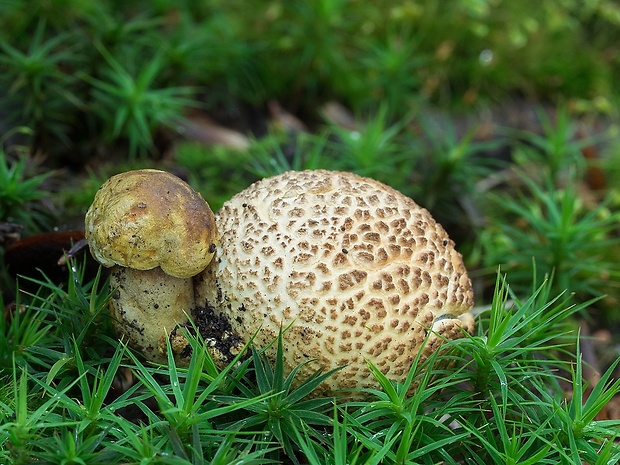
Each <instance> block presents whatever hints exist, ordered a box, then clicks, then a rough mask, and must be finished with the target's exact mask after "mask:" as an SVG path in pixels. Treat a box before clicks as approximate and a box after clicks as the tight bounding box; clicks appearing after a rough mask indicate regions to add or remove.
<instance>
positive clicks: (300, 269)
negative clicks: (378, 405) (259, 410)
mask: <svg viewBox="0 0 620 465" xmlns="http://www.w3.org/2000/svg"><path fill="white" fill-rule="evenodd" d="M216 223H217V226H218V230H219V231H220V233H221V241H220V245H219V246H218V247H217V249H216V255H215V259H214V261H213V262H212V264H211V265H210V266H209V267H208V268H207V269H206V270H205V271H204V272H203V273H202V274H200V275H199V276H198V277H197V278H195V287H196V304H197V305H199V306H201V305H204V306H208V305H212V306H214V307H215V308H216V310H217V311H219V312H221V313H222V314H224V315H226V316H227V317H228V318H229V320H230V322H231V325H232V329H233V330H234V331H235V332H237V333H238V334H241V335H243V337H244V338H245V339H246V340H247V339H248V338H249V337H251V336H252V334H254V333H255V332H256V331H258V335H257V337H256V339H255V341H254V343H255V344H256V345H257V346H258V347H264V346H266V345H268V344H270V343H271V342H272V341H273V340H274V339H275V338H276V337H277V335H278V333H279V330H280V328H281V327H283V328H288V329H287V330H286V331H285V333H284V343H285V345H284V346H285V351H286V355H285V356H286V363H287V367H288V369H289V370H290V369H292V368H293V367H295V366H296V365H298V364H300V363H302V362H306V361H308V360H313V359H315V360H314V361H312V362H311V363H309V364H308V365H306V366H305V367H304V368H303V369H302V370H301V375H302V377H303V376H307V375H309V374H311V373H313V372H314V371H316V370H317V369H319V368H322V369H324V370H329V369H332V368H335V367H338V366H343V365H346V367H345V368H344V369H342V370H341V371H339V372H337V373H336V374H335V375H334V376H333V377H331V378H330V380H328V382H326V383H325V384H324V386H322V389H323V391H324V392H331V391H333V390H336V389H341V388H360V387H377V384H376V382H375V381H374V379H373V378H372V375H371V374H370V371H369V369H368V367H367V364H366V360H370V361H372V363H373V364H375V365H376V366H377V367H378V368H379V369H380V370H381V371H382V372H383V373H384V374H386V375H387V376H388V377H389V378H391V379H393V380H397V381H400V380H403V379H404V378H405V377H406V376H407V373H408V371H409V369H410V367H411V365H412V363H413V361H414V358H415V356H416V354H417V352H418V349H419V348H420V346H421V344H422V342H423V341H424V339H425V338H426V336H427V334H428V333H429V330H430V329H431V328H432V329H433V330H434V331H437V332H438V333H439V334H440V335H442V336H443V337H445V338H448V339H453V338H458V337H461V336H462V335H463V334H462V330H461V327H462V328H464V329H465V330H467V331H470V332H471V330H472V329H473V317H472V316H471V314H469V313H468V312H469V310H470V309H471V307H472V306H473V292H472V288H471V282H470V280H469V278H468V276H467V273H466V270H465V267H464V265H463V261H462V258H461V256H460V254H459V253H458V252H456V250H455V249H454V243H453V242H452V241H451V240H450V239H449V238H448V236H447V234H446V232H445V231H444V229H443V228H442V227H441V226H440V225H439V224H437V223H436V222H435V221H434V220H433V218H432V217H431V216H430V214H429V213H428V211H426V210H425V209H423V208H421V207H419V206H418V205H417V204H416V203H415V202H414V201H413V200H411V199H410V198H408V197H405V196H403V195H402V194H401V193H399V192H398V191H396V190H394V189H392V188H390V187H388V186H386V185H384V184H382V183H379V182H377V181H374V180H372V179H368V178H362V177H359V176H356V175H353V174H350V173H340V172H331V171H323V170H318V171H303V172H288V173H284V174H282V175H280V176H276V177H273V178H268V179H265V180H262V181H260V182H258V183H255V184H253V185H252V186H250V187H249V188H248V189H246V190H245V191H243V192H241V193H239V194H238V195H236V196H235V197H233V198H232V199H231V200H230V201H229V202H227V203H226V204H225V205H224V206H223V208H222V209H221V210H220V212H218V214H217V215H216ZM429 338H430V339H429V341H428V343H427V345H426V346H425V351H427V352H428V353H430V352H431V351H434V350H436V349H437V347H438V346H439V345H440V343H441V342H442V340H441V338H439V337H438V336H436V335H434V334H431V335H430V336H429Z"/></svg>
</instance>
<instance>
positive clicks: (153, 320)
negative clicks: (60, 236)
mask: <svg viewBox="0 0 620 465" xmlns="http://www.w3.org/2000/svg"><path fill="white" fill-rule="evenodd" d="M85 237H86V239H87V240H88V244H89V246H90V250H91V253H92V254H93V256H94V257H95V259H96V260H97V261H98V262H99V263H101V264H102V265H104V266H106V267H111V273H110V286H111V287H112V288H113V289H116V292H115V294H114V296H113V298H112V299H111V302H110V307H111V310H112V315H113V321H114V325H115V327H116V329H117V332H118V333H119V334H120V335H122V336H123V337H124V338H125V339H126V340H127V341H128V342H129V344H130V345H131V346H133V347H134V348H136V349H137V350H139V351H140V352H142V353H143V354H144V355H145V356H146V357H147V358H148V359H150V360H153V361H158V362H165V361H166V360H167V355H166V336H167V335H169V334H171V333H172V332H173V331H174V329H175V328H176V327H177V325H179V324H183V323H186V322H187V315H189V314H190V313H191V311H192V310H193V309H194V307H195V304H194V285H193V280H192V277H193V276H195V275H197V274H198V273H200V272H201V271H202V270H204V269H205V268H206V267H207V265H208V264H209V262H210V261H211V259H212V257H213V254H214V252H215V246H216V244H217V241H218V234H217V229H216V226H215V219H214V215H213V212H212V211H211V208H210V207H209V205H208V204H207V202H205V201H204V200H203V198H202V197H201V196H200V194H199V193H197V192H196V191H195V190H194V189H192V188H191V187H190V186H189V185H188V184H187V183H185V182H184V181H182V180H181V179H179V178H178V177H176V176H174V175H172V174H170V173H167V172H164V171H158V170H149V169H146V170H135V171H128V172H126V173H121V174H118V175H116V176H113V177H111V178H110V179H108V180H107V181H106V182H105V183H104V184H103V185H102V186H101V187H100V188H99V190H98V191H97V194H96V195H95V198H94V200H93V203H92V205H91V206H90V208H89V209H88V211H87V213H86V217H85ZM183 348H184V346H179V347H178V352H179V353H178V354H177V355H181V352H182V350H183Z"/></svg>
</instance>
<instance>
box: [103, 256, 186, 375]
mask: <svg viewBox="0 0 620 465" xmlns="http://www.w3.org/2000/svg"><path fill="white" fill-rule="evenodd" d="M110 287H111V288H112V289H116V292H115V293H114V295H113V297H112V299H111V300H110V309H111V311H112V317H113V320H114V326H115V328H116V330H117V331H118V333H119V334H120V335H122V336H123V339H124V340H126V341H129V343H130V345H131V346H132V347H134V348H135V349H137V350H139V351H140V352H142V353H143V354H144V355H145V356H146V357H147V358H148V359H149V360H152V361H155V362H160V363H166V362H167V351H166V338H167V337H168V335H169V334H170V333H171V332H172V331H173V330H174V328H175V327H176V326H178V325H180V324H184V323H187V321H188V319H187V315H188V314H189V313H190V311H191V310H192V308H193V307H194V285H193V282H192V278H177V277H174V276H170V275H168V274H166V273H164V272H163V271H162V269H161V268H159V267H157V268H153V269H152V270H145V271H143V270H134V269H131V268H126V267H122V266H115V267H113V268H112V272H111V274H110ZM180 349H182V348H180ZM180 349H179V350H180ZM175 355H179V354H176V353H175Z"/></svg>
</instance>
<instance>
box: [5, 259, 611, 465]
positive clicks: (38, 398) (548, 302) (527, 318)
mask: <svg viewBox="0 0 620 465" xmlns="http://www.w3.org/2000/svg"><path fill="white" fill-rule="evenodd" d="M70 273H71V275H70V282H73V283H74V284H73V285H72V286H71V288H70V289H68V290H67V291H63V290H61V289H60V288H57V287H54V286H53V285H50V284H48V283H43V287H44V288H47V289H48V290H49V291H51V294H50V297H49V298H45V299H43V298H42V297H41V296H40V294H37V296H34V297H33V303H32V304H29V305H24V309H23V311H22V312H16V313H14V314H13V315H12V317H11V319H10V321H9V322H8V323H4V324H3V325H2V326H1V327H0V329H1V330H2V331H1V333H0V342H1V343H2V345H3V354H9V355H7V356H5V358H4V362H3V364H2V371H1V373H0V375H1V376H2V378H3V379H4V380H6V381H8V384H7V386H9V387H7V388H3V389H2V390H1V391H0V396H1V397H0V418H2V420H1V421H0V457H2V459H3V460H5V461H7V463H14V464H22V463H24V464H25V463H104V462H105V463H119V464H120V463H171V464H190V463H192V464H198V463H222V464H224V463H313V464H314V463H316V464H322V463H325V464H334V463H335V464H338V463H340V464H344V463H365V464H367V463H376V464H378V463H403V464H413V463H428V464H430V463H439V462H442V463H451V464H459V463H479V464H483V463H515V464H516V463H581V462H582V461H583V462H584V463H592V464H594V463H597V464H599V463H614V461H616V460H618V458H619V457H620V447H618V446H617V445H616V444H615V442H614V439H615V437H616V436H617V435H618V432H619V431H620V429H619V428H620V421H619V420H597V419H596V416H597V414H598V413H599V412H600V411H601V410H602V409H603V408H604V407H605V405H606V404H607V402H608V401H609V400H610V399H611V398H612V397H613V396H614V395H616V394H618V393H620V381H617V380H614V378H613V376H612V373H613V371H614V369H615V367H616V365H617V364H618V361H616V362H615V363H614V364H612V366H610V367H609V369H608V370H607V371H606V372H605V373H603V374H602V377H601V379H600V381H599V382H598V384H597V385H596V386H595V387H594V389H592V390H588V389H587V381H586V380H584V379H583V361H582V357H581V354H580V348H579V334H578V332H577V331H575V330H574V328H572V327H571V326H570V325H567V322H568V321H569V319H570V317H571V315H573V314H575V313H576V312H580V311H583V309H584V308H587V307H588V305H591V302H588V303H583V304H575V303H574V302H573V301H572V299H571V298H570V297H567V296H564V295H555V294H553V293H552V290H551V289H552V287H553V286H552V279H549V280H546V281H545V282H544V283H543V284H542V285H541V286H540V287H537V288H534V289H532V291H531V293H530V294H529V295H524V296H522V297H520V296H517V295H515V294H514V293H513V291H512V290H511V289H510V287H509V285H508V283H507V281H506V278H505V277H504V276H501V275H498V278H497V283H496V287H495V294H494V297H493V299H492V302H491V304H490V306H489V307H488V308H486V309H485V310H483V311H482V312H481V313H480V315H479V317H478V324H477V328H476V332H475V334H473V335H472V336H470V337H468V338H465V339H461V340H457V341H450V342H448V343H447V344H446V346H445V347H444V349H443V350H442V351H441V352H436V353H435V354H433V356H431V357H430V358H429V359H427V360H425V361H424V362H418V363H416V364H414V366H413V367H412V370H411V372H410V373H409V377H408V378H407V380H405V382H403V383H402V384H398V383H393V382H391V381H389V380H388V379H387V378H385V376H384V375H382V374H381V373H380V372H379V371H378V370H376V369H374V367H372V366H371V368H372V372H373V375H374V376H375V377H376V378H377V379H378V381H379V383H380V385H381V389H377V390H371V391H368V392H367V398H366V400H357V401H355V402H352V401H347V400H346V399H345V398H339V397H330V398H321V397H318V398H317V397H308V395H309V394H311V393H312V391H313V390H314V388H316V387H317V386H318V385H319V384H320V383H321V380H322V379H324V378H325V377H327V376H330V373H322V374H321V373H317V374H316V375H315V376H314V377H311V378H310V379H308V380H306V381H305V382H302V383H301V384H299V383H293V380H294V378H295V376H296V371H293V372H292V373H285V372H284V371H283V369H282V366H283V365H282V346H281V340H280V339H278V340H276V341H275V343H276V344H278V355H277V357H276V360H275V363H274V364H271V363H270V362H268V361H267V359H266V358H264V357H263V355H262V354H261V353H260V352H258V351H256V350H255V349H252V348H250V347H249V348H248V350H249V355H250V356H249V357H242V356H241V354H240V355H239V356H238V357H237V358H236V359H235V360H234V361H232V362H231V363H230V364H229V365H228V366H226V367H224V368H223V369H219V368H217V366H216V365H215V363H214V362H213V360H211V358H210V356H209V352H208V351H207V350H205V349H204V345H203V342H202V341H201V340H200V338H199V337H194V336H191V335H189V334H188V338H189V341H190V343H191V344H192V346H193V349H194V356H193V357H192V359H191V362H190V364H189V366H187V367H178V366H175V364H174V361H173V359H172V358H171V359H170V360H169V363H168V366H153V365H150V364H146V363H144V362H143V361H141V359H140V358H139V357H138V356H136V355H134V354H133V353H132V352H131V351H130V350H129V349H127V348H126V347H125V346H124V345H123V344H122V343H120V342H118V341H116V340H115V339H114V338H112V337H109V336H110V330H109V327H108V326H107V325H106V322H105V320H106V319H107V313H106V312H104V311H103V309H104V308H105V305H106V299H107V298H108V297H109V296H107V297H106V294H104V293H102V292H101V289H102V288H104V286H102V283H100V282H97V281H95V282H92V283H83V282H82V281H81V277H80V273H79V271H77V272H76V271H72V272H70ZM34 302H36V303H34ZM69 309H70V310H69ZM69 315H71V318H72V321H71V322H66V321H65V320H66V319H67V318H68V317H69ZM85 335H86V338H85ZM50 367H51V368H50ZM127 372H130V373H131V375H132V376H133V384H130V385H127V386H126V387H125V388H123V389H121V388H119V385H118V383H119V382H120V381H119V380H120V379H122V375H123V374H125V376H126V373H127ZM411 383H415V385H416V386H417V388H416V390H415V391H414V393H413V394H412V395H411V396H408V395H407V391H408V390H409V386H410V385H411ZM11 386H12V388H11ZM571 392H572V395H571V394H570V393H571ZM465 457H470V459H468V460H469V461H467V462H466V461H465Z"/></svg>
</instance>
